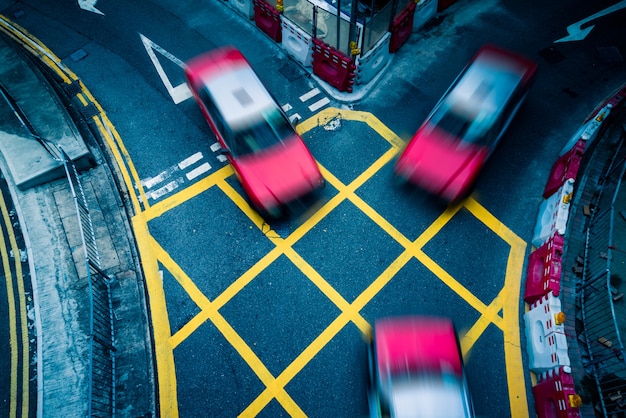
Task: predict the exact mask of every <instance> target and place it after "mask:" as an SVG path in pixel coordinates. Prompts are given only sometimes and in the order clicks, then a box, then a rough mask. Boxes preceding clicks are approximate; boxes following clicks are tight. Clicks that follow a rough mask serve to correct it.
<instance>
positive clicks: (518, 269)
mask: <svg viewBox="0 0 626 418" xmlns="http://www.w3.org/2000/svg"><path fill="white" fill-rule="evenodd" d="M336 118H340V119H344V120H351V121H359V122H363V123H367V125H368V126H369V127H371V128H372V129H373V130H374V131H376V132H377V133H378V134H379V135H380V136H381V137H382V138H384V139H385V140H387V141H388V142H389V144H390V148H389V150H388V151H387V152H385V153H383V155H382V156H381V157H379V158H378V159H377V160H376V161H375V162H374V163H373V164H371V165H370V166H369V167H368V168H367V169H366V170H365V171H364V172H363V173H361V174H360V175H359V176H358V177H357V178H356V179H355V180H353V181H352V182H351V183H349V184H343V183H342V182H341V181H340V180H338V179H337V178H336V177H335V176H334V175H333V174H332V173H331V172H330V171H328V170H327V169H326V168H325V167H323V166H320V169H321V170H322V173H323V175H324V178H325V179H326V181H327V182H328V183H329V184H331V185H332V186H333V187H334V188H335V189H336V190H337V194H336V195H334V196H333V197H332V198H331V199H330V200H329V201H328V202H326V203H325V204H324V205H323V206H322V207H321V208H320V209H318V211H317V212H315V213H314V214H313V215H312V216H311V217H310V218H309V219H307V220H306V221H305V222H304V223H303V224H302V225H300V226H299V227H298V228H296V229H295V230H294V231H293V232H292V233H291V234H290V235H289V236H287V237H286V238H282V237H280V236H279V235H278V234H277V233H274V232H273V231H271V230H269V229H268V225H267V224H265V223H264V221H263V219H262V218H261V217H259V215H258V214H257V213H256V212H255V211H254V210H253V209H252V208H251V207H250V206H249V204H248V203H247V201H246V199H245V198H244V197H242V196H241V195H240V194H239V193H238V192H237V191H236V190H235V189H234V188H233V187H232V186H230V185H229V184H228V182H227V181H226V179H227V178H228V177H230V176H231V175H232V174H233V172H232V168H231V167H230V166H225V167H223V168H222V169H220V170H218V171H216V172H214V173H212V174H211V175H209V176H208V177H206V178H205V179H203V180H202V181H199V182H197V183H195V184H193V185H191V186H190V187H187V188H186V189H184V190H182V191H180V192H178V193H176V194H174V195H171V196H169V197H168V198H166V199H164V200H162V201H160V202H158V203H156V204H154V205H153V206H151V207H148V208H146V209H145V210H144V211H143V212H142V213H140V214H138V215H137V216H135V218H134V222H133V223H134V225H135V226H136V228H139V229H141V230H143V231H145V234H143V233H142V234H137V238H138V241H140V253H141V254H142V259H144V258H146V257H153V260H154V261H153V263H151V264H150V269H151V270H152V272H151V274H147V275H148V276H149V278H150V280H148V281H147V283H148V287H149V289H150V288H153V287H158V289H151V291H150V300H151V308H152V316H153V318H154V319H155V321H154V324H153V325H154V328H155V343H156V353H157V367H158V378H159V388H160V405H161V408H162V411H161V412H162V413H163V414H166V415H168V416H175V415H177V413H178V411H177V406H176V405H177V401H176V381H175V364H174V356H173V350H174V349H175V348H176V347H177V346H178V345H179V344H181V343H182V342H183V341H184V340H185V339H186V338H187V337H189V336H190V335H191V334H192V333H193V332H194V331H195V330H196V329H197V328H198V327H199V326H200V325H202V324H203V323H205V322H206V321H207V320H210V321H211V322H212V323H213V324H214V325H215V326H216V327H217V328H218V329H219V330H220V332H221V333H222V334H223V335H224V337H225V338H226V339H227V340H228V341H229V342H230V344H231V345H232V346H233V348H234V349H235V350H237V352H238V353H239V354H240V355H241V357H242V359H243V360H244V361H246V363H247V364H248V365H249V367H250V369H251V370H252V371H253V372H254V373H255V374H256V375H257V376H258V377H259V379H260V380H261V381H262V382H263V384H264V385H265V387H266V389H265V390H264V391H263V392H262V393H260V394H259V396H258V397H257V398H256V399H255V400H254V401H253V402H252V403H251V404H250V405H249V406H248V407H247V408H246V409H245V410H244V411H242V413H241V415H242V416H255V415H257V414H258V413H260V412H261V411H262V410H263V408H265V406H267V404H268V403H269V402H271V400H272V399H276V400H277V401H278V402H279V403H280V404H281V405H282V407H283V408H284V409H285V411H286V412H287V413H289V414H290V415H291V416H305V414H304V412H303V411H302V410H301V409H300V408H299V406H298V405H297V404H296V403H295V402H294V401H293V399H292V398H291V397H290V396H289V394H288V393H287V392H286V390H285V387H286V385H287V384H288V383H289V382H290V381H291V380H292V379H293V378H294V377H295V376H296V375H297V374H298V373H299V372H300V371H301V370H302V369H303V368H304V367H305V366H306V365H307V364H308V363H309V362H310V361H311V360H312V359H313V358H314V357H315V356H316V355H317V354H318V353H319V352H320V351H321V350H322V349H323V348H324V346H325V345H326V344H328V343H329V342H330V341H331V340H332V339H333V338H334V337H335V336H336V335H337V334H338V333H339V332H340V331H341V330H342V329H343V328H344V327H345V326H347V325H348V324H349V323H354V324H355V325H356V326H357V327H358V328H359V329H360V330H361V332H363V333H364V334H369V333H370V332H371V326H370V324H369V323H367V321H366V320H365V319H364V318H363V317H362V316H361V314H360V311H361V309H363V308H364V307H365V306H366V305H367V303H369V302H370V301H371V300H372V299H373V298H374V297H375V296H376V294H378V292H379V291H380V290H382V289H383V288H384V287H385V286H386V285H387V283H389V282H390V281H391V280H392V279H393V277H394V276H395V275H396V273H397V272H398V271H399V270H400V269H401V268H402V267H403V266H404V265H405V264H406V263H407V262H408V261H410V260H411V259H413V258H415V259H417V260H419V261H420V262H421V263H422V264H424V265H425V266H426V267H427V268H428V269H429V270H430V271H432V272H433V273H434V274H435V275H436V276H437V277H438V278H439V279H440V280H441V281H442V282H443V283H445V284H446V285H447V286H449V287H450V289H452V290H453V291H454V292H455V293H457V294H458V295H459V296H461V297H462V298H463V299H464V300H465V301H466V302H467V303H468V304H469V305H470V306H472V307H473V308H474V309H476V311H478V312H479V314H480V317H479V319H478V320H477V321H476V322H475V323H474V325H473V326H472V327H471V328H470V329H469V330H467V331H466V332H465V334H464V335H462V336H461V348H462V352H463V355H464V357H465V358H466V359H468V358H469V353H470V351H471V349H472V347H473V345H474V344H475V343H476V341H477V340H478V339H479V338H480V336H481V335H482V333H483V332H484V331H485V330H486V328H487V327H488V326H489V324H494V325H495V326H496V327H497V328H498V329H500V330H501V331H502V332H503V335H504V350H505V367H506V372H507V382H508V389H509V401H510V408H511V415H512V416H513V417H516V418H518V417H527V416H528V408H527V400H526V387H525V375H524V369H523V363H522V355H521V350H520V342H519V341H520V332H519V326H518V323H519V322H518V321H519V314H518V307H519V296H520V279H521V273H522V266H523V262H524V252H525V249H526V243H525V242H524V241H522V240H521V239H520V238H519V237H517V235H515V234H514V233H513V232H512V231H510V230H509V229H508V228H507V227H506V226H505V225H503V224H502V223H501V222H499V221H498V220H497V219H496V218H495V217H494V216H493V215H491V214H490V213H489V212H488V211H487V210H486V209H485V208H484V207H482V206H481V205H480V204H479V203H478V202H477V201H476V200H475V199H473V198H471V197H470V198H468V199H467V200H466V201H464V202H462V203H461V204H459V205H456V206H452V207H449V208H448V209H447V210H445V211H444V212H443V213H442V214H441V215H440V217H439V218H438V219H436V220H435V221H434V222H433V224H432V225H431V226H430V227H429V228H427V230H426V231H424V232H423V233H422V234H421V235H420V236H419V237H418V238H417V239H416V240H415V241H411V240H409V239H408V238H406V237H405V236H404V235H403V234H402V233H400V232H399V231H398V230H397V229H396V228H395V227H393V226H392V225H391V224H390V223H389V222H388V221H387V220H386V219H385V218H384V217H383V216H381V215H380V214H378V213H377V212H376V211H375V210H374V209H373V208H372V207H371V206H369V205H368V204H367V203H366V202H365V201H364V200H363V199H361V198H360V197H359V196H358V195H357V194H356V190H357V189H358V188H359V187H360V186H362V185H363V184H364V183H365V182H366V181H367V180H369V179H370V178H371V177H372V176H373V175H374V174H376V173H377V172H378V171H379V170H380V169H381V168H382V167H383V166H384V165H385V164H387V163H389V162H390V161H391V160H392V159H393V158H394V156H395V155H396V154H397V152H398V150H399V149H400V148H401V147H402V146H403V141H402V140H401V139H400V138H399V137H397V135H395V134H394V133H393V132H392V131H390V130H389V129H388V128H387V127H386V126H384V125H383V124H382V123H381V122H380V121H379V120H378V119H377V118H375V117H374V116H373V115H371V114H369V113H365V112H357V111H350V110H339V109H333V108H327V109H324V110H323V111H322V112H320V113H318V114H317V115H316V116H314V117H312V118H309V119H308V120H306V121H304V122H302V123H300V124H299V125H298V131H299V133H300V134H304V133H306V132H308V131H309V130H311V129H314V128H315V127H317V126H321V125H323V124H325V123H327V122H328V121H330V120H333V119H336ZM211 187H217V188H219V189H220V190H221V191H222V192H223V193H224V194H225V195H226V196H228V197H229V198H230V199H231V200H232V201H233V202H234V203H235V204H236V205H237V206H238V207H239V208H240V209H241V210H242V211H243V212H244V213H245V214H246V215H247V216H248V217H249V218H250V220H251V222H252V224H253V225H254V226H255V227H256V228H258V229H259V231H261V232H263V233H264V234H265V236H266V237H267V238H268V239H269V240H270V241H271V242H272V243H273V244H274V245H275V247H274V249H273V250H271V251H269V252H268V253H267V254H266V255H265V256H264V257H262V258H261V259H260V260H259V261H257V262H256V264H254V265H253V266H252V267H251V268H250V269H248V271H246V272H245V273H244V274H242V275H241V276H240V277H239V278H238V279H237V280H235V281H234V282H233V283H232V284H231V285H230V286H229V287H228V288H227V289H226V290H225V291H224V292H222V293H221V294H220V295H219V296H217V297H216V299H215V300H213V301H210V300H209V299H208V298H207V297H206V296H204V295H203V294H202V292H201V291H200V290H199V289H198V288H197V286H196V285H195V283H194V282H193V280H192V279H191V278H189V277H188V276H187V275H186V274H185V272H184V271H183V270H182V269H181V268H180V267H179V266H178V265H177V264H176V262H175V260H173V259H172V258H171V257H170V256H169V254H167V252H166V251H165V250H164V249H163V248H162V247H161V246H160V245H159V243H158V242H156V240H154V239H153V238H152V237H151V236H150V234H149V232H148V230H147V226H146V225H147V223H148V222H149V221H150V220H151V219H155V218H157V217H159V216H160V215H162V214H164V213H165V212H167V211H169V210H171V209H173V208H175V207H177V206H178V205H180V204H182V203H184V202H186V201H187V200H189V199H191V198H192V197H194V196H196V195H198V194H200V193H202V192H204V191H206V190H208V189H209V188H211ZM346 200H348V201H350V202H351V203H352V204H353V205H355V206H356V207H357V208H359V209H360V210H361V211H362V212H363V213H364V214H365V215H367V216H368V217H369V218H370V219H372V220H373V221H374V222H375V223H376V224H377V225H378V226H379V227H380V228H382V229H383V230H384V231H385V232H386V233H387V234H388V235H389V236H390V237H392V238H393V239H394V240H396V241H397V242H398V243H399V244H400V245H402V246H403V247H404V250H403V252H402V253H401V254H400V255H399V256H398V257H397V258H396V259H395V260H394V261H393V262H392V263H391V264H390V265H389V266H388V267H387V268H386V269H385V270H384V271H383V272H382V273H381V274H380V275H379V276H378V277H377V278H376V279H375V280H374V281H373V282H372V283H371V284H370V285H369V286H368V287H367V288H366V289H365V290H364V291H363V292H362V293H361V294H360V295H359V296H357V298H356V299H355V300H354V301H353V302H352V303H349V302H348V301H346V300H345V299H344V298H343V296H341V294H339V292H337V291H336V290H335V289H334V288H333V287H332V286H331V285H330V284H329V283H328V282H327V281H326V280H325V279H324V278H323V277H322V276H321V275H320V274H319V273H317V271H315V269H314V268H313V267H312V266H311V265H310V264H308V263H307V262H306V261H305V260H304V259H303V258H302V257H301V256H300V255H299V254H298V253H297V252H296V251H295V250H294V249H293V246H294V244H295V243H296V242H297V241H298V240H299V239H300V238H302V237H303V236H304V235H305V234H306V233H307V232H308V231H310V230H311V229H312V228H313V227H314V226H315V225H317V224H318V222H320V221H321V220H322V219H323V218H324V217H325V216H326V215H327V214H329V213H330V212H331V211H332V210H334V209H335V208H336V207H337V206H339V204H341V203H342V202H344V201H346ZM462 208H465V209H466V210H468V211H469V212H470V213H471V214H472V215H473V216H475V217H476V218H477V219H479V220H480V221H481V222H482V223H484V224H485V225H486V226H487V227H488V228H489V229H491V230H492V231H493V232H494V233H495V234H496V235H497V236H498V237H500V238H501V239H502V240H504V241H505V242H506V243H507V244H508V245H509V246H510V247H511V250H510V252H509V259H508V262H507V268H506V273H505V283H504V287H503V288H502V289H501V291H500V292H499V294H498V295H497V296H496V297H495V298H494V299H493V300H492V301H491V302H490V303H488V304H486V303H484V302H483V301H481V300H479V299H478V298H477V297H476V296H474V295H473V294H472V293H471V292H470V291H469V290H468V289H466V288H465V287H464V286H463V285H461V284H460V283H459V282H458V281H457V280H456V279H454V278H453V277H452V276H450V275H449V274H448V273H447V272H446V271H445V270H444V269H443V268H441V267H440V266H439V265H437V263H436V262H434V261H433V260H432V259H431V258H430V257H429V256H428V255H427V254H426V253H424V252H423V251H422V248H423V247H424V245H426V244H427V243H428V242H429V241H430V240H431V239H432V238H433V237H434V236H435V235H437V233H438V232H439V231H440V230H441V229H442V228H443V227H444V226H445V225H446V224H447V223H448V222H449V221H450V220H451V219H452V218H453V217H454V216H455V214H456V213H457V212H458V211H459V210H460V209H462ZM281 255H284V256H286V257H287V258H288V259H289V260H290V261H291V262H292V263H293V264H294V265H295V266H296V267H297V268H298V269H299V270H300V271H301V272H302V273H303V274H304V275H305V276H306V277H307V278H308V279H309V280H311V282H312V283H314V284H315V285H316V286H317V287H318V288H319V289H320V290H321V291H322V292H323V293H324V294H325V295H326V296H327V297H328V299H329V300H330V301H332V302H333V303H334V304H335V305H336V306H337V307H338V308H339V309H340V311H341V313H340V314H339V316H338V317H337V318H335V320H334V321H333V322H332V323H331V324H330V325H329V326H328V327H327V328H326V329H325V330H324V331H323V332H322V333H321V334H320V335H319V336H318V337H317V338H316V339H315V340H314V341H313V342H311V344H310V345H309V346H308V347H306V349H305V350H304V351H303V352H302V353H301V354H300V355H299V356H297V357H296V358H295V359H294V360H293V361H292V362H291V364H289V365H288V366H287V367H286V368H285V370H283V371H282V373H280V374H279V375H278V376H273V375H272V374H271V373H270V372H269V370H268V369H267V367H266V366H265V365H264V364H263V363H262V361H261V360H260V359H259V358H258V356H257V355H256V354H255V353H254V351H253V350H252V349H251V348H250V346H249V345H248V344H247V343H246V342H245V341H244V340H243V339H242V338H241V337H240V336H239V335H238V334H237V332H236V331H235V330H234V329H233V328H232V326H231V325H230V324H228V322H227V321H226V320H225V319H224V317H223V316H222V315H221V314H220V313H219V310H220V309H221V308H222V307H223V306H224V305H225V304H226V303H227V302H228V301H230V300H231V299H232V298H233V297H234V296H235V295H236V294H237V293H238V292H239V291H240V290H242V289H243V288H244V287H245V286H246V285H247V284H248V283H250V282H251V281H252V280H254V278H255V277H257V276H258V275H259V274H260V273H261V272H262V271H263V270H264V269H266V268H267V267H269V266H270V265H271V264H272V263H273V262H274V261H275V260H276V259H278V257H279V256H281ZM158 263H160V264H161V265H162V266H164V267H165V268H166V269H167V270H168V271H169V272H170V273H171V274H172V275H173V276H174V278H175V279H176V280H177V281H178V283H179V284H180V285H181V286H182V287H183V289H185V291H186V292H187V293H188V294H189V296H190V298H191V299H192V300H193V301H194V302H195V303H196V305H197V306H198V307H199V308H200V313H198V314H197V315H196V316H195V317H194V318H192V319H191V320H190V321H189V322H188V323H187V324H185V325H184V326H183V327H182V328H181V329H180V330H179V331H178V332H176V333H175V334H174V335H170V331H169V330H170V327H169V322H168V319H167V306H166V303H165V295H164V293H163V286H162V283H161V279H160V277H158V275H157V273H156V271H157V269H158V266H157V264H158ZM147 266H148V264H147V263H145V262H144V267H145V268H146V269H148V267H147ZM155 298H157V299H159V301H158V302H156V301H155Z"/></svg>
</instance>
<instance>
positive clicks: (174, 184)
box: [148, 177, 185, 200]
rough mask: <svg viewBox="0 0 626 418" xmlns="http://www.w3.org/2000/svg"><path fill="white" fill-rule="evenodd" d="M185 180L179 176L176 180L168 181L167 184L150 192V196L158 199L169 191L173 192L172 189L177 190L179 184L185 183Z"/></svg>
mask: <svg viewBox="0 0 626 418" xmlns="http://www.w3.org/2000/svg"><path fill="white" fill-rule="evenodd" d="M184 182H185V180H183V178H182V177H179V178H177V179H176V180H174V181H170V182H169V183H167V184H166V185H165V186H163V187H161V188H159V189H156V190H155V191H153V192H150V193H148V197H149V198H150V199H152V200H156V199H158V198H160V197H162V196H165V195H166V194H168V193H171V192H172V191H174V190H176V189H177V188H178V186H179V185H181V184H183V183H184Z"/></svg>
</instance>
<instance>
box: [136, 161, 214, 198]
mask: <svg viewBox="0 0 626 418" xmlns="http://www.w3.org/2000/svg"><path fill="white" fill-rule="evenodd" d="M203 158H204V156H203V155H202V153H201V152H196V153H195V154H193V155H191V156H189V157H187V158H185V159H184V160H182V161H181V162H179V163H178V164H176V165H173V166H171V167H168V168H167V169H165V170H163V171H161V172H160V173H159V174H157V175H156V176H154V177H150V178H146V179H142V180H141V185H142V186H143V187H144V188H145V189H146V190H148V191H149V190H151V189H154V188H155V187H158V186H159V185H161V184H163V183H164V182H166V181H168V180H169V179H171V178H172V177H175V176H178V177H177V178H176V180H173V181H170V182H169V183H167V184H166V185H165V186H163V187H160V188H159V189H157V190H153V191H149V192H148V193H147V195H148V197H149V198H150V199H158V198H160V197H162V196H163V195H165V194H167V193H170V192H171V191H173V190H175V189H176V188H177V187H178V186H179V185H181V184H183V183H185V179H184V178H183V177H182V176H181V174H179V173H180V172H181V171H185V170H186V169H188V168H189V167H192V166H193V165H194V164H196V163H197V162H198V161H201V160H202V159H203ZM210 169H211V164H209V163H207V162H205V163H203V164H201V165H200V166H198V167H196V168H194V169H192V170H191V171H189V172H187V173H186V174H185V177H187V179H188V180H189V181H191V180H193V179H195V178H196V177H198V176H200V175H202V174H204V173H206V172H207V171H209V170H210Z"/></svg>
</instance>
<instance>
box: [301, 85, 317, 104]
mask: <svg viewBox="0 0 626 418" xmlns="http://www.w3.org/2000/svg"><path fill="white" fill-rule="evenodd" d="M318 94H320V89H318V88H317V87H315V88H314V89H313V90H310V91H309V92H308V93H305V94H303V95H302V96H300V101H301V102H303V103H304V102H306V101H307V100H309V99H311V98H313V97H315V96H317V95H318Z"/></svg>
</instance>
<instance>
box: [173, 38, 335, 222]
mask: <svg viewBox="0 0 626 418" xmlns="http://www.w3.org/2000/svg"><path fill="white" fill-rule="evenodd" d="M185 75H186V78H187V83H188V84H189V87H190V89H191V91H192V93H193V96H194V97H195V99H196V101H197V102H198V104H199V106H200V109H201V110H202V113H203V114H204V117H205V118H206V120H207V122H208V123H209V126H210V127H211V130H212V131H213V133H214V134H215V136H216V137H217V140H218V141H219V143H220V145H221V147H222V153H223V154H224V155H226V157H227V158H228V160H229V162H230V164H231V165H232V167H233V169H234V171H235V173H236V175H237V177H238V179H239V181H240V182H241V185H242V187H243V189H244V191H245V192H246V194H247V195H248V198H249V199H250V201H251V203H252V205H253V206H254V207H255V208H256V209H257V210H258V211H259V212H260V213H261V214H262V215H269V216H277V215H280V214H281V213H282V209H283V206H284V205H285V204H287V203H290V202H291V201H293V200H295V199H298V198H300V197H303V196H304V195H307V194H309V193H310V192H312V191H314V190H316V189H318V188H320V187H322V186H323V185H324V178H323V177H322V174H321V173H320V170H319V167H318V165H317V163H316V161H315V160H314V159H313V156H312V155H311V153H310V151H309V149H308V148H307V146H306V145H305V144H304V142H303V141H302V139H301V138H300V136H298V134H297V133H296V131H295V129H294V128H293V126H292V125H291V123H290V122H289V119H288V118H287V116H286V115H285V114H284V112H283V110H282V109H281V108H280V106H278V104H277V103H276V101H275V100H274V98H273V97H272V95H271V94H270V93H269V92H268V91H267V89H266V88H265V86H264V85H263V83H262V82H261V80H260V79H259V78H258V76H257V75H256V73H255V72H254V70H253V69H252V67H251V66H250V64H249V63H248V61H247V60H246V58H245V57H244V56H243V54H242V53H241V52H240V51H239V50H237V49H235V48H232V47H225V48H220V49H217V50H213V51H211V52H209V53H206V54H204V55H201V56H199V57H197V58H194V59H192V60H190V61H189V62H187V63H186V66H185Z"/></svg>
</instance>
